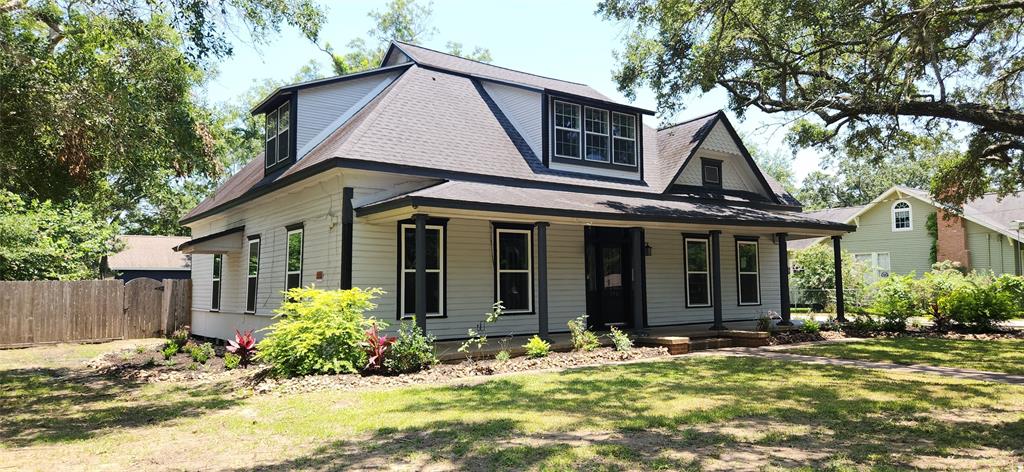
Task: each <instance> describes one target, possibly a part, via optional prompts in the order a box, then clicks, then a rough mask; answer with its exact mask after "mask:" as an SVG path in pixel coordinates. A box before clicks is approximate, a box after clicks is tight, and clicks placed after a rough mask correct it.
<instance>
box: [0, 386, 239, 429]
mask: <svg viewBox="0 0 1024 472" xmlns="http://www.w3.org/2000/svg"><path fill="white" fill-rule="evenodd" d="M0 385H2V386H3V388H2V389H0V418H2V420H0V443H2V444H4V445H6V446H13V447H23V446H30V445H34V444H38V443H54V442H66V441H73V440H80V439H87V438H91V437H95V436H98V435H102V434H105V433H107V432H110V431H113V430H123V429H124V428H135V427H141V426H146V425H151V424H157V423H162V422H166V421H170V420H173V419H176V418H181V417H188V416H194V415H196V414H199V413H202V412H205V411H209V410H216V409H220V408H226V407H228V406H231V405H232V404H234V400H232V399H230V398H229V397H228V396H227V395H226V394H227V393H228V392H229V388H228V386H227V385H221V384H210V385H203V386H191V385H190V386H188V387H184V386H182V387H171V388H169V389H165V390H162V391H160V392H146V393H144V392H142V388H143V386H144V385H145V384H143V383H140V382H134V381H130V380H126V379H123V378H120V377H116V376H113V375H103V374H98V373H94V372H91V371H80V370H70V369H63V368H62V369H9V370H2V371H0Z"/></svg>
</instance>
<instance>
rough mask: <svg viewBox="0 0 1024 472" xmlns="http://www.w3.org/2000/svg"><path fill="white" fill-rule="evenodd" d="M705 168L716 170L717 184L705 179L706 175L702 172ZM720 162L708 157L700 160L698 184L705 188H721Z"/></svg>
mask: <svg viewBox="0 0 1024 472" xmlns="http://www.w3.org/2000/svg"><path fill="white" fill-rule="evenodd" d="M706 167H715V168H716V169H717V170H718V182H711V181H709V180H708V179H707V174H706V173H705V172H704V169H705V168H706ZM722 180H723V175H722V160H721V159H712V158H710V157H701V158H700V182H701V185H703V186H705V187H714V188H722Z"/></svg>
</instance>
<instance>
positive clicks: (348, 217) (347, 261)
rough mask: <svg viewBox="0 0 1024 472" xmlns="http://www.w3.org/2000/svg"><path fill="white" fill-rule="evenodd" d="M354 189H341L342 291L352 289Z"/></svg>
mask: <svg viewBox="0 0 1024 472" xmlns="http://www.w3.org/2000/svg"><path fill="white" fill-rule="evenodd" d="M354 222H355V215H354V214H353V211H352V187H345V188H343V189H341V289H342V290H348V289H350V288H352V224H353V223H354Z"/></svg>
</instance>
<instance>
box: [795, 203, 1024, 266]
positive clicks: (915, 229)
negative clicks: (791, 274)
mask: <svg viewBox="0 0 1024 472" xmlns="http://www.w3.org/2000/svg"><path fill="white" fill-rule="evenodd" d="M807 215H808V216H812V217H815V218H818V219H822V220H829V221H835V222H837V223H846V224H850V225H854V226H856V227H857V232H855V233H853V234H850V235H849V236H848V237H846V238H844V240H843V247H844V249H846V250H848V251H850V252H852V253H853V254H854V257H856V258H857V259H859V260H861V261H863V262H865V263H867V264H869V265H870V266H871V268H872V271H871V272H870V273H869V275H868V276H869V278H871V279H877V278H880V277H885V276H888V275H889V274H909V273H910V272H915V273H916V274H917V275H921V274H923V273H925V272H927V271H928V270H930V269H931V266H932V263H934V262H935V261H936V260H938V261H953V262H958V263H960V265H961V266H962V267H964V268H967V269H970V270H978V271H986V272H987V271H992V272H993V273H995V274H1014V275H1021V274H1022V264H1024V247H1022V245H1024V237H1022V236H1024V194H1016V195H1008V196H1006V197H1004V198H999V197H998V196H997V195H994V194H993V195H986V196H984V197H983V198H981V199H979V200H975V201H973V202H970V203H968V204H967V205H964V207H963V209H962V210H961V211H959V212H947V211H946V210H945V209H944V207H943V205H941V204H939V203H937V202H936V201H935V200H933V199H932V198H931V196H930V195H929V194H928V192H926V191H924V190H919V189H914V188H908V187H903V186H895V187H892V188H890V189H889V190H887V191H885V192H883V193H882V194H881V195H879V196H878V198H875V199H874V200H873V201H871V203H868V204H866V205H860V206H854V207H845V208H831V209H828V210H821V211H815V212H809V213H807ZM929 219H932V220H934V221H935V223H936V224H935V226H934V227H933V229H932V230H929V229H928V221H929ZM821 241H823V240H822V239H820V238H817V239H805V240H802V241H794V242H793V244H791V245H790V249H791V250H801V249H803V248H806V247H809V246H810V245H813V244H817V243H819V242H821ZM933 250H934V256H933V254H932V252H933Z"/></svg>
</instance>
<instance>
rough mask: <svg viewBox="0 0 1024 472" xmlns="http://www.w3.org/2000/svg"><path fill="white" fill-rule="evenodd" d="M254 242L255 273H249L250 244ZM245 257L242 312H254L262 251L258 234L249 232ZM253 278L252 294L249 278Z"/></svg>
mask: <svg viewBox="0 0 1024 472" xmlns="http://www.w3.org/2000/svg"><path fill="white" fill-rule="evenodd" d="M254 241H255V242H256V275H249V264H250V262H251V261H252V244H253V242H254ZM245 249H246V256H247V257H246V258H245V311H243V313H256V304H257V302H258V298H259V293H260V259H261V257H260V256H262V254H261V253H262V252H263V240H262V239H260V235H259V234H250V235H249V236H248V238H247V241H246V247H245ZM252 278H255V279H256V283H255V286H254V287H253V288H254V290H253V292H255V293H253V294H250V293H249V279H252ZM249 295H252V300H253V303H252V309H249Z"/></svg>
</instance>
